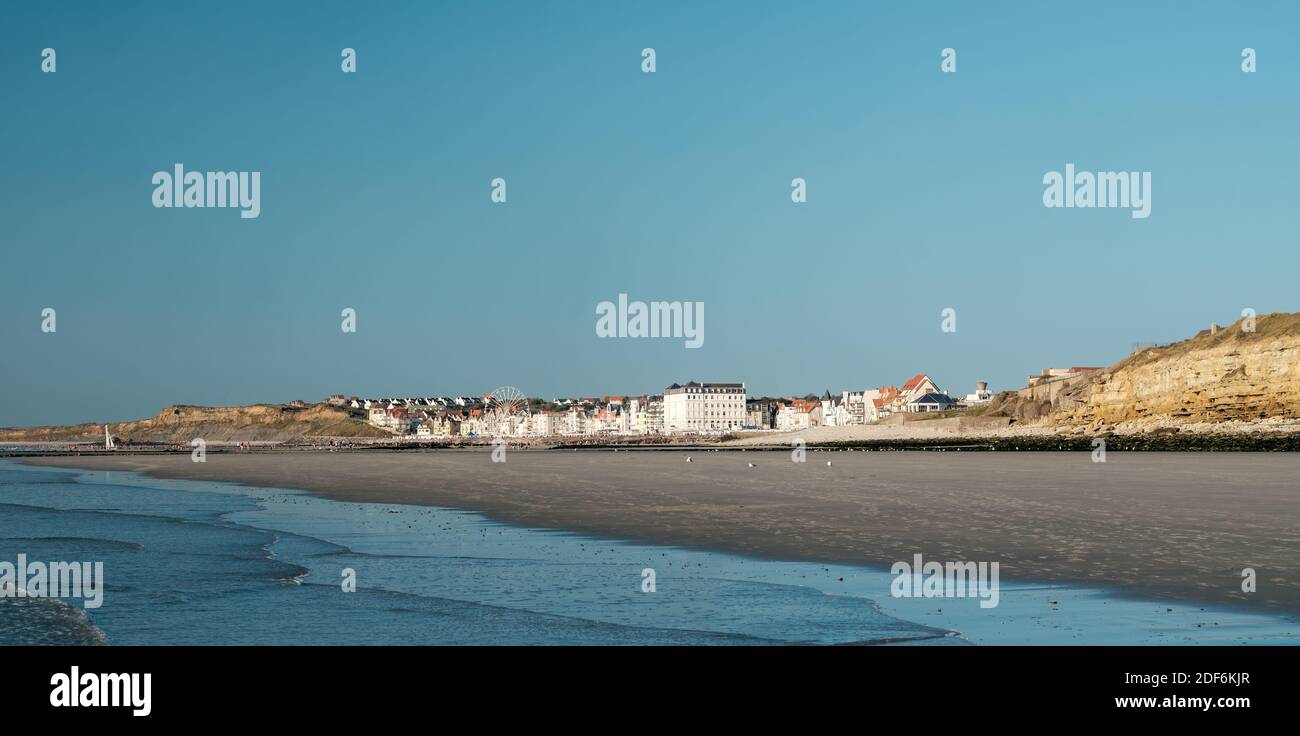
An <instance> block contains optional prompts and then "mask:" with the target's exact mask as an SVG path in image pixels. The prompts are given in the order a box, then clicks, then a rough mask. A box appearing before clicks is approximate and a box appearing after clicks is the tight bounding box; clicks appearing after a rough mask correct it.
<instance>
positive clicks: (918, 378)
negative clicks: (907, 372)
mask: <svg viewBox="0 0 1300 736" xmlns="http://www.w3.org/2000/svg"><path fill="white" fill-rule="evenodd" d="M927 378H929V376H927V375H925V374H924V373H918V374H916V375H915V376H912V377H911V379H909V380H908V382H907V383H905V384H903V390H904V391H911V390H912V389H914V388H916V387H917V386H920V385H921V382H922V381H924V380H925V379H927Z"/></svg>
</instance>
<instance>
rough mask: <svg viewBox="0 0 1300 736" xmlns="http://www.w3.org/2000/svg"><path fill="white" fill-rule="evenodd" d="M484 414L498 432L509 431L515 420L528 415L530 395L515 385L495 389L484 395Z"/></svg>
mask: <svg viewBox="0 0 1300 736" xmlns="http://www.w3.org/2000/svg"><path fill="white" fill-rule="evenodd" d="M483 408H484V411H483V413H484V415H485V418H486V419H487V421H488V423H489V424H490V425H492V426H493V428H494V429H495V431H497V432H502V431H505V432H508V431H510V429H511V428H512V426H513V424H514V422H515V421H517V418H518V419H522V418H523V417H526V416H527V415H528V397H527V396H525V395H524V392H523V391H520V390H519V389H517V388H515V387H514V386H502V387H500V388H496V389H493V390H491V391H489V392H488V394H487V395H486V396H484V397H483Z"/></svg>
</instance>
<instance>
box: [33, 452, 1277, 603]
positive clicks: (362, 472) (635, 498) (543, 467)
mask: <svg viewBox="0 0 1300 736" xmlns="http://www.w3.org/2000/svg"><path fill="white" fill-rule="evenodd" d="M713 449H718V448H713ZM509 457H510V462H507V463H502V464H493V463H491V462H490V453H488V452H484V451H478V450H458V451H439V452H411V451H406V452H386V453H385V452H378V451H376V452H366V453H348V452H335V453H330V452H307V451H296V452H278V453H274V452H267V453H256V454H247V455H241V454H236V455H212V456H210V457H209V458H208V462H206V463H192V462H190V459H189V457H188V456H177V455H151V456H141V455H136V456H130V455H127V456H117V457H107V456H83V457H71V456H59V457H43V458H21V459H17V461H18V462H20V463H24V464H30V465H40V466H55V467H64V468H71V469H81V470H101V471H102V470H122V471H132V472H141V473H143V474H145V475H148V476H151V477H155V478H161V479H177V480H200V481H220V482H228V483H236V484H241V485H247V486H254V487H269V488H286V489H295V490H303V491H306V492H308V493H311V494H314V495H320V496H323V497H326V498H330V499H333V500H337V501H352V502H376V503H393V504H406V505H417V506H421V505H423V506H438V507H444V508H454V509H462V510H467V511H473V512H475V513H479V514H482V515H484V516H485V517H487V518H490V519H492V520H495V521H501V522H504V523H507V524H511V525H515V526H522V527H526V528H541V529H553V530H559V531H566V532H572V533H576V534H583V535H588V536H592V537H596V538H601V539H610V540H619V541H629V542H635V543H647V544H657V545H666V546H673V547H681V548H685V549H698V550H709V551H718V552H726V553H734V554H740V555H744V556H750V557H754V558H759V559H770V560H787V561H794V562H819V563H826V564H848V565H857V566H867V567H884V568H885V569H887V568H888V567H889V565H891V564H892V563H893V562H894V561H897V560H909V559H911V555H912V554H913V553H915V552H922V553H924V554H925V555H926V557H927V559H939V560H989V561H998V562H999V563H1000V564H1001V567H1002V570H1003V572H1002V574H1003V576H1004V578H1005V579H1008V580H1011V581H1036V582H1042V583H1048V584H1057V583H1059V584H1065V585H1073V586H1080V587H1085V588H1091V589H1097V588H1102V589H1108V590H1113V591H1114V592H1115V593H1116V594H1117V595H1121V596H1126V597H1137V598H1142V599H1150V600H1168V601H1181V602H1191V603H1205V604H1213V605H1219V604H1224V605H1230V606H1234V607H1243V608H1246V609H1252V610H1255V611H1258V612H1272V613H1281V614H1287V615H1292V616H1294V615H1295V614H1297V613H1298V612H1300V584H1298V583H1297V580H1296V578H1295V574H1296V564H1295V561H1296V559H1297V558H1298V557H1300V551H1297V547H1298V546H1300V545H1297V542H1296V540H1295V539H1294V528H1295V526H1296V523H1297V521H1296V520H1297V519H1300V498H1297V497H1296V495H1295V493H1294V491H1293V490H1292V486H1293V482H1292V481H1291V478H1293V477H1294V475H1295V473H1296V471H1297V470H1300V458H1295V457H1293V456H1290V455H1280V454H1260V455H1234V454H1210V453H1207V454H1203V455H1199V456H1198V455H1188V454H1179V455H1168V456H1164V455H1160V454H1140V453H1131V454H1126V455H1123V456H1122V457H1123V458H1125V460H1124V461H1123V462H1121V461H1119V460H1113V461H1111V462H1110V463H1107V464H1100V465H1097V464H1092V463H1090V462H1089V461H1088V455H1087V454H1086V453H1085V454H1082V455H1080V454H1079V453H1028V454H1021V455H1014V456H1008V455H1006V454H1003V453H998V454H994V455H991V454H989V453H944V454H939V455H936V454H933V453H840V452H818V451H816V450H811V451H810V452H809V458H808V462H807V463H805V464H804V465H796V464H794V463H790V462H788V461H783V460H781V459H779V456H773V455H771V454H770V453H766V452H765V453H762V454H761V455H755V454H745V453H743V452H742V451H723V450H720V449H719V450H718V451H716V452H714V451H711V450H702V451H700V452H698V453H697V454H696V455H695V456H693V457H692V460H693V462H692V463H690V464H689V465H687V464H686V463H685V462H684V458H683V457H681V456H680V455H679V454H678V453H634V452H599V451H590V452H582V453H574V452H563V453H560V452H543V451H512V452H511V453H510V456H509ZM747 458H749V459H752V460H756V461H758V462H759V463H761V465H759V466H758V468H755V469H750V468H748V467H747V464H748V462H750V461H751V460H748V459H747ZM768 458H770V460H769V459H768ZM1011 458H1017V459H1018V460H1012V459H1011ZM1020 458H1023V460H1019V459H1020ZM1189 458H1195V460H1193V461H1192V462H1190V463H1189ZM828 459H829V460H833V462H834V465H833V467H827V466H826V462H827V461H828ZM1189 464H1190V465H1192V466H1195V467H1188V466H1189ZM760 468H761V470H760ZM756 471H757V472H756ZM918 473H930V475H931V477H923V478H917V477H916V475H917V474H918ZM1252 474H1253V475H1252ZM1049 475H1054V476H1055V478H1053V480H1054V482H1052V483H1051V484H1048V483H1045V482H1044V479H1045V478H1047V477H1048V476H1049ZM981 476H985V477H984V478H983V480H976V479H979V478H981ZM1135 489H1140V490H1141V491H1142V492H1141V493H1140V494H1136V493H1135V492H1134V491H1135ZM1288 530H1289V531H1288ZM1245 567H1255V568H1258V569H1259V570H1260V572H1259V579H1260V586H1259V592H1257V593H1253V594H1246V593H1242V592H1241V591H1240V571H1241V570H1242V569H1243V568H1245Z"/></svg>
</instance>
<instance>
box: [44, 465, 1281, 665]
mask: <svg viewBox="0 0 1300 736" xmlns="http://www.w3.org/2000/svg"><path fill="white" fill-rule="evenodd" d="M31 469H32V470H38V471H46V472H53V473H58V472H63V470H64V469H61V468H56V467H41V468H31ZM72 472H73V473H74V474H75V475H76V476H77V480H76V481H75V482H76V483H77V484H78V486H81V485H85V486H87V487H90V488H94V487H106V488H117V489H127V488H157V489H164V490H174V491H178V492H186V491H195V492H202V493H211V492H218V493H222V494H232V495H234V496H236V497H245V498H253V499H256V500H257V501H258V508H257V509H255V510H254V509H244V510H236V511H233V512H230V513H228V514H223V517H224V518H226V519H227V520H228V521H232V522H233V523H234V524H235V525H236V526H242V527H248V528H253V529H262V530H265V531H267V532H270V533H272V534H274V535H276V537H277V538H278V539H281V540H284V539H300V540H309V541H307V542H306V544H307V545H308V546H309V547H310V546H312V545H326V546H327V547H329V548H336V549H338V550H339V552H340V553H341V554H342V555H344V557H343V558H336V557H333V556H327V557H326V558H317V557H312V556H310V555H309V556H308V557H302V556H301V555H302V553H303V552H304V549H303V548H301V543H294V544H291V545H290V548H289V549H288V550H280V551H278V552H268V553H267V554H268V555H269V556H268V557H267V559H273V558H274V559H282V557H283V556H284V555H285V554H287V555H288V556H287V557H283V559H282V561H283V562H288V563H289V564H293V565H299V566H301V570H302V575H303V576H304V577H307V578H310V580H309V581H308V582H309V583H310V584H311V585H316V586H319V585H321V584H322V583H324V584H325V586H326V587H333V586H332V585H331V584H330V582H329V581H330V579H331V578H332V574H333V572H334V570H335V569H337V566H338V565H344V564H346V565H353V566H357V567H358V569H361V567H360V565H358V563H363V564H365V570H366V572H365V577H366V578H367V580H368V581H371V582H370V584H371V586H374V585H375V582H374V581H375V580H376V576H378V580H379V581H380V582H379V583H378V587H377V588H375V590H376V591H377V592H378V591H383V592H382V593H381V594H382V595H398V596H415V598H416V599H417V600H424V598H423V597H428V596H432V597H433V599H434V600H438V599H447V600H456V601H462V602H468V603H469V604H470V605H486V606H496V607H502V606H503V607H505V608H506V609H508V610H518V611H519V612H521V613H522V614H523V615H529V614H532V615H539V616H543V617H544V616H556V615H559V616H565V617H567V618H568V620H570V621H572V620H574V618H575V617H576V619H577V620H581V621H586V622H589V623H590V624H591V625H593V626H596V627H600V626H610V625H612V626H619V627H628V628H627V629H626V630H627V631H628V632H635V631H640V632H643V635H645V634H649V635H652V636H658V635H659V634H658V633H652V632H662V631H664V630H680V631H682V632H685V633H684V634H683V635H685V636H690V635H691V632H696V634H699V633H700V632H710V634H709V635H711V636H715V637H721V638H719V639H717V640H713V641H705V642H702V643H714V644H718V643H740V642H741V641H743V640H747V639H748V640H749V641H750V643H776V642H781V643H786V644H822V645H858V644H869V645H890V644H895V645H897V644H903V645H917V644H949V643H956V642H963V643H969V644H975V645H1034V644H1038V645H1044V644H1051V645H1074V646H1078V645H1103V646H1105V645H1135V644H1146V645H1170V644H1199V645H1210V646H1214V645H1225V644H1234V645H1246V644H1290V643H1295V642H1296V640H1297V637H1300V619H1297V618H1296V617H1292V616H1287V615H1279V614H1276V613H1263V612H1256V611H1246V610H1240V609H1238V608H1236V607H1229V606H1221V605H1200V604H1197V603H1184V604H1179V603H1165V602H1156V601H1152V600H1148V599H1142V598H1134V597H1132V596H1125V595H1122V594H1119V593H1117V592H1116V591H1113V590H1107V589H1103V588H1087V587H1081V586H1074V585H1066V584H1059V583H1058V584H1052V583H1042V582H1041V581H1025V580H1015V581H1007V580H1004V581H1003V585H1002V586H1001V592H1000V603H1001V605H999V606H996V607H994V608H992V609H984V608H983V607H981V606H980V605H978V601H977V598H975V597H972V596H967V597H966V598H965V599H963V598H960V597H959V598H942V599H934V598H918V597H912V598H893V597H892V596H891V595H890V594H889V591H890V589H891V583H892V581H893V575H892V574H891V573H890V572H889V571H888V570H887V569H885V568H883V567H880V566H875V565H864V564H853V565H850V564H822V563H810V562H791V561H784V560H764V559H759V558H754V557H748V556H740V555H736V554H732V553H727V552H718V551H709V550H690V549H683V548H677V547H663V546H656V545H646V544H638V543H636V542H629V541H627V540H605V539H597V538H594V537H591V536H587V535H581V534H574V533H571V532H557V531H554V530H537V529H529V528H525V527H519V526H514V525H509V524H505V523H503V522H499V521H495V520H492V519H489V518H487V517H486V516H484V515H482V514H478V513H475V512H467V511H463V510H459V509H447V508H441V507H424V508H421V507H414V508H413V509H412V508H411V507H409V506H403V505H400V504H382V503H380V504H370V503H366V504H358V503H349V502H341V501H335V500H332V499H328V498H325V497H323V496H320V495H318V494H311V493H308V492H304V491H302V490H300V489H268V488H261V487H257V486H245V485H241V484H236V483H229V482H224V481H188V480H160V479H156V478H151V477H149V476H146V475H142V474H139V473H135V472H131V471H122V472H124V474H125V476H126V477H123V478H121V479H119V478H117V477H114V476H113V474H112V472H113V471H84V470H83V471H75V470H74V471H72ZM118 492H119V493H120V492H121V491H120V490H119V491H118ZM394 514H396V515H394ZM376 524H378V525H379V527H380V528H375V526H376ZM360 527H364V528H366V529H367V530H368V534H365V535H362V536H360V537H355V536H353V533H354V532H355V530H356V529H358V528H360ZM476 530H486V534H484V533H482V532H478V533H476ZM493 530H495V532H494V531H493ZM503 533H504V534H505V535H506V536H505V537H504V538H503V537H500V536H499V535H501V534H503ZM339 534H343V535H344V537H342V538H341V537H339V536H338V535H339ZM393 544H399V545H406V546H404V547H401V548H400V549H401V550H402V551H401V552H400V553H399V554H398V555H397V557H394V558H392V559H397V560H401V559H418V558H421V557H424V556H430V557H429V559H430V561H431V562H432V561H433V560H437V559H445V560H446V561H448V562H451V561H453V560H455V559H456V558H457V557H459V556H462V555H466V554H468V555H470V556H471V557H473V558H477V559H487V558H491V559H493V560H494V561H496V563H497V564H499V563H501V562H505V561H507V560H511V561H512V562H509V563H507V564H522V565H531V564H539V563H540V564H541V565H542V566H543V567H542V568H541V569H545V566H546V565H547V564H554V563H555V562H560V561H562V564H563V565H564V568H565V569H566V570H569V571H576V570H582V571H585V572H580V573H578V577H577V578H573V579H568V580H567V583H566V584H564V585H560V586H559V587H558V589H557V588H556V586H554V585H552V584H551V583H550V582H547V581H546V579H547V578H549V573H548V574H541V575H536V574H534V575H529V576H528V577H529V578H530V579H536V578H538V577H541V578H543V580H541V581H537V582H536V583H535V584H536V585H538V586H539V587H537V588H536V589H535V590H532V591H531V593H530V595H532V594H535V595H538V596H539V598H538V599H532V598H530V599H529V600H531V601H532V603H531V604H529V605H525V606H523V607H520V606H518V603H519V596H520V595H521V594H522V593H524V591H521V590H520V589H519V588H518V587H516V585H509V586H506V587H505V588H501V587H500V586H492V585H491V580H490V579H489V580H483V581H479V582H475V583H471V584H470V587H468V588H456V589H455V592H452V591H451V590H448V589H447V588H445V587H443V585H445V584H452V585H453V586H454V585H457V583H456V582H455V581H456V580H460V584H464V583H465V582H466V581H468V580H471V579H473V577H475V576H471V578H459V577H452V578H446V577H444V576H443V575H442V574H440V573H438V572H436V570H437V568H436V565H435V567H434V568H424V569H425V571H426V572H425V573H424V574H423V575H422V574H420V573H418V572H416V571H415V570H411V571H409V572H408V573H407V574H406V575H404V576H403V577H402V578H401V579H400V582H399V580H398V579H394V578H392V577H391V571H390V573H389V574H385V573H384V571H383V570H381V569H376V568H375V567H373V565H374V564H375V563H376V562H377V560H376V558H373V557H371V556H369V555H372V554H374V553H379V554H380V556H381V557H385V556H390V555H392V554H393V553H394V548H393V547H392V546H391V545H393ZM340 545H341V546H340ZM466 545H468V547H469V548H468V549H467V548H466ZM475 545H478V548H475ZM501 545H504V547H502V546H501ZM566 550H567V551H566ZM502 552H505V553H507V554H506V555H505V556H502V555H501V554H500V553H502ZM398 564H404V563H398ZM646 564H650V565H653V566H654V567H656V568H659V571H660V573H661V575H660V585H661V589H662V590H661V594H664V595H668V596H671V598H669V599H667V600H669V601H674V600H675V601H676V603H672V602H669V603H667V605H668V608H665V609H659V607H658V606H655V607H654V608H656V609H659V610H660V611H661V613H660V614H659V615H660V616H662V617H663V618H657V617H655V616H654V615H652V614H649V610H648V609H644V608H643V607H641V606H633V607H632V608H628V607H627V604H629V603H630V602H631V601H630V599H628V597H627V596H628V595H629V594H630V595H631V596H632V597H635V598H640V597H641V595H642V594H643V591H642V592H633V590H635V588H636V586H635V585H633V586H629V588H631V590H629V589H625V588H623V587H622V586H621V585H620V584H619V583H618V582H617V581H618V580H633V581H636V580H639V579H640V576H639V575H638V571H639V570H641V569H642V567H643V566H644V565H646ZM429 575H431V576H432V577H427V576H429ZM317 578H323V580H319V579H317ZM506 579H510V580H512V581H513V582H514V583H515V584H519V580H517V579H515V578H512V577H511V576H510V575H509V573H507V574H506ZM431 580H440V581H442V582H441V584H435V586H434V587H432V588H430V587H428V586H429V583H430V581H431ZM579 581H580V587H583V588H591V589H593V590H594V589H603V590H604V594H603V595H604V596H606V597H603V598H601V600H608V601H609V603H610V605H609V607H606V606H604V605H602V606H600V607H597V608H594V609H593V608H587V607H586V606H587V605H588V604H589V603H590V602H591V600H592V599H591V598H590V597H589V596H588V597H583V596H578V597H576V598H575V597H572V596H570V595H568V594H567V593H564V592H563V591H566V590H570V589H571V588H572V587H573V585H574V584H575V583H579ZM703 581H715V583H721V582H723V581H725V583H724V584H726V585H729V586H733V587H732V589H731V593H730V594H729V595H728V596H724V598H722V599H718V598H714V597H710V596H708V595H705V597H703V598H700V597H698V596H700V595H701V592H702V591H701V589H700V588H699V583H701V582H703ZM484 585H486V586H487V587H483V586H484ZM735 586H739V587H735ZM755 586H758V587H755ZM764 587H766V589H767V590H769V591H771V595H769V594H760V589H762V588H764ZM781 589H790V590H795V589H800V590H806V591H807V593H806V594H794V598H792V599H788V601H787V599H785V598H784V596H786V595H788V594H786V593H782V592H778V591H780V590H781ZM557 590H558V591H559V595H553V594H554V593H556V592H557ZM741 591H744V593H741ZM737 594H742V595H749V596H751V597H753V596H755V595H758V597H757V598H753V600H752V601H751V604H753V605H752V607H746V608H744V609H743V610H744V611H745V612H746V613H745V614H744V615H743V620H744V623H740V621H739V620H734V619H728V621H730V623H723V622H722V621H719V620H717V619H712V618H709V616H710V615H717V614H720V613H722V612H723V611H724V610H726V608H727V607H728V606H731V605H735V599H734V596H736V595H737ZM807 594H811V595H812V597H811V598H809V597H807ZM448 595H450V598H445V597H446V596H448ZM683 595H684V596H686V599H682V598H680V597H679V596H683ZM684 600H691V601H694V602H696V603H697V604H698V605H700V606H702V609H701V610H695V607H694V606H688V607H686V608H678V606H681V605H682V603H683V602H684ZM782 601H786V602H782ZM795 601H800V603H797V604H796V608H797V609H798V610H799V611H801V612H802V613H801V615H796V616H794V618H793V619H792V620H791V622H798V621H801V620H804V619H805V618H806V617H807V616H810V615H815V617H817V618H819V619H821V620H823V622H824V624H825V626H826V627H827V628H824V629H820V628H819V629H817V630H816V631H815V632H814V631H805V630H804V629H799V628H798V627H797V625H796V626H795V628H789V624H790V623H791V622H787V624H786V625H785V628H782V626H783V625H782V624H781V623H780V622H781V621H782V620H783V618H782V617H781V616H780V615H779V614H780V613H781V612H782V611H785V612H786V613H787V614H788V613H790V611H789V609H786V608H784V606H788V605H790V604H792V603H794V602H795ZM850 601H865V602H866V603H868V604H869V610H871V611H875V612H876V613H877V614H878V615H880V616H884V617H886V618H885V619H878V618H872V617H871V615H870V614H866V615H865V616H864V614H859V613H853V612H852V609H853V606H854V605H855V604H854V603H851V602H850ZM719 606H721V607H719ZM845 606H848V608H845ZM525 611H526V612H528V613H523V612H525ZM687 611H694V615H692V614H687V618H678V617H677V616H678V615H679V614H683V613H686V612H687ZM335 613H336V614H338V615H345V612H344V611H342V610H339V611H336V612H335ZM737 613H739V612H737ZM646 615H651V619H646V618H644V617H645V616H646ZM700 615H703V616H704V617H705V618H703V619H701V618H698V616H700ZM846 615H847V616H848V617H849V618H848V619H846V618H845V616H846ZM822 617H824V618H822ZM327 618H329V617H328V616H327ZM846 624H847V625H848V628H845V626H846ZM334 625H337V621H335V622H334ZM773 626H775V627H777V628H772V627H773ZM593 633H599V632H593ZM631 635H633V636H635V635H636V634H631ZM726 637H733V638H735V637H739V638H738V639H735V640H734V641H731V642H727V641H724V639H725V638H726ZM583 643H591V642H583Z"/></svg>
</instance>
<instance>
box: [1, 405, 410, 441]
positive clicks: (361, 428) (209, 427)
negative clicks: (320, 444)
mask: <svg viewBox="0 0 1300 736" xmlns="http://www.w3.org/2000/svg"><path fill="white" fill-rule="evenodd" d="M108 428H109V431H110V432H111V433H112V434H113V436H114V437H116V438H118V439H120V440H128V441H131V442H172V443H178V444H188V443H189V442H190V440H192V439H195V438H199V437H201V438H203V439H205V440H207V441H209V442H285V441H292V440H298V439H302V438H304V437H387V436H389V433H388V432H385V431H383V430H381V429H378V428H375V427H371V426H370V425H368V424H366V423H364V422H362V421H360V420H359V419H355V418H353V417H352V416H351V415H350V414H349V413H348V411H347V410H346V409H341V408H338V407H334V406H329V405H326V404H314V405H308V406H306V407H296V406H286V405H282V404H257V405H254V406H235V407H203V406H169V407H167V408H166V409H163V410H162V411H161V412H160V413H159V414H158V416H156V417H154V418H152V419H141V420H139V421H134V422H123V423H118V424H110V425H109V427H108ZM103 440H104V427H103V425H99V424H79V425H75V426H71V427H30V428H25V429H0V441H11V442H103Z"/></svg>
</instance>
